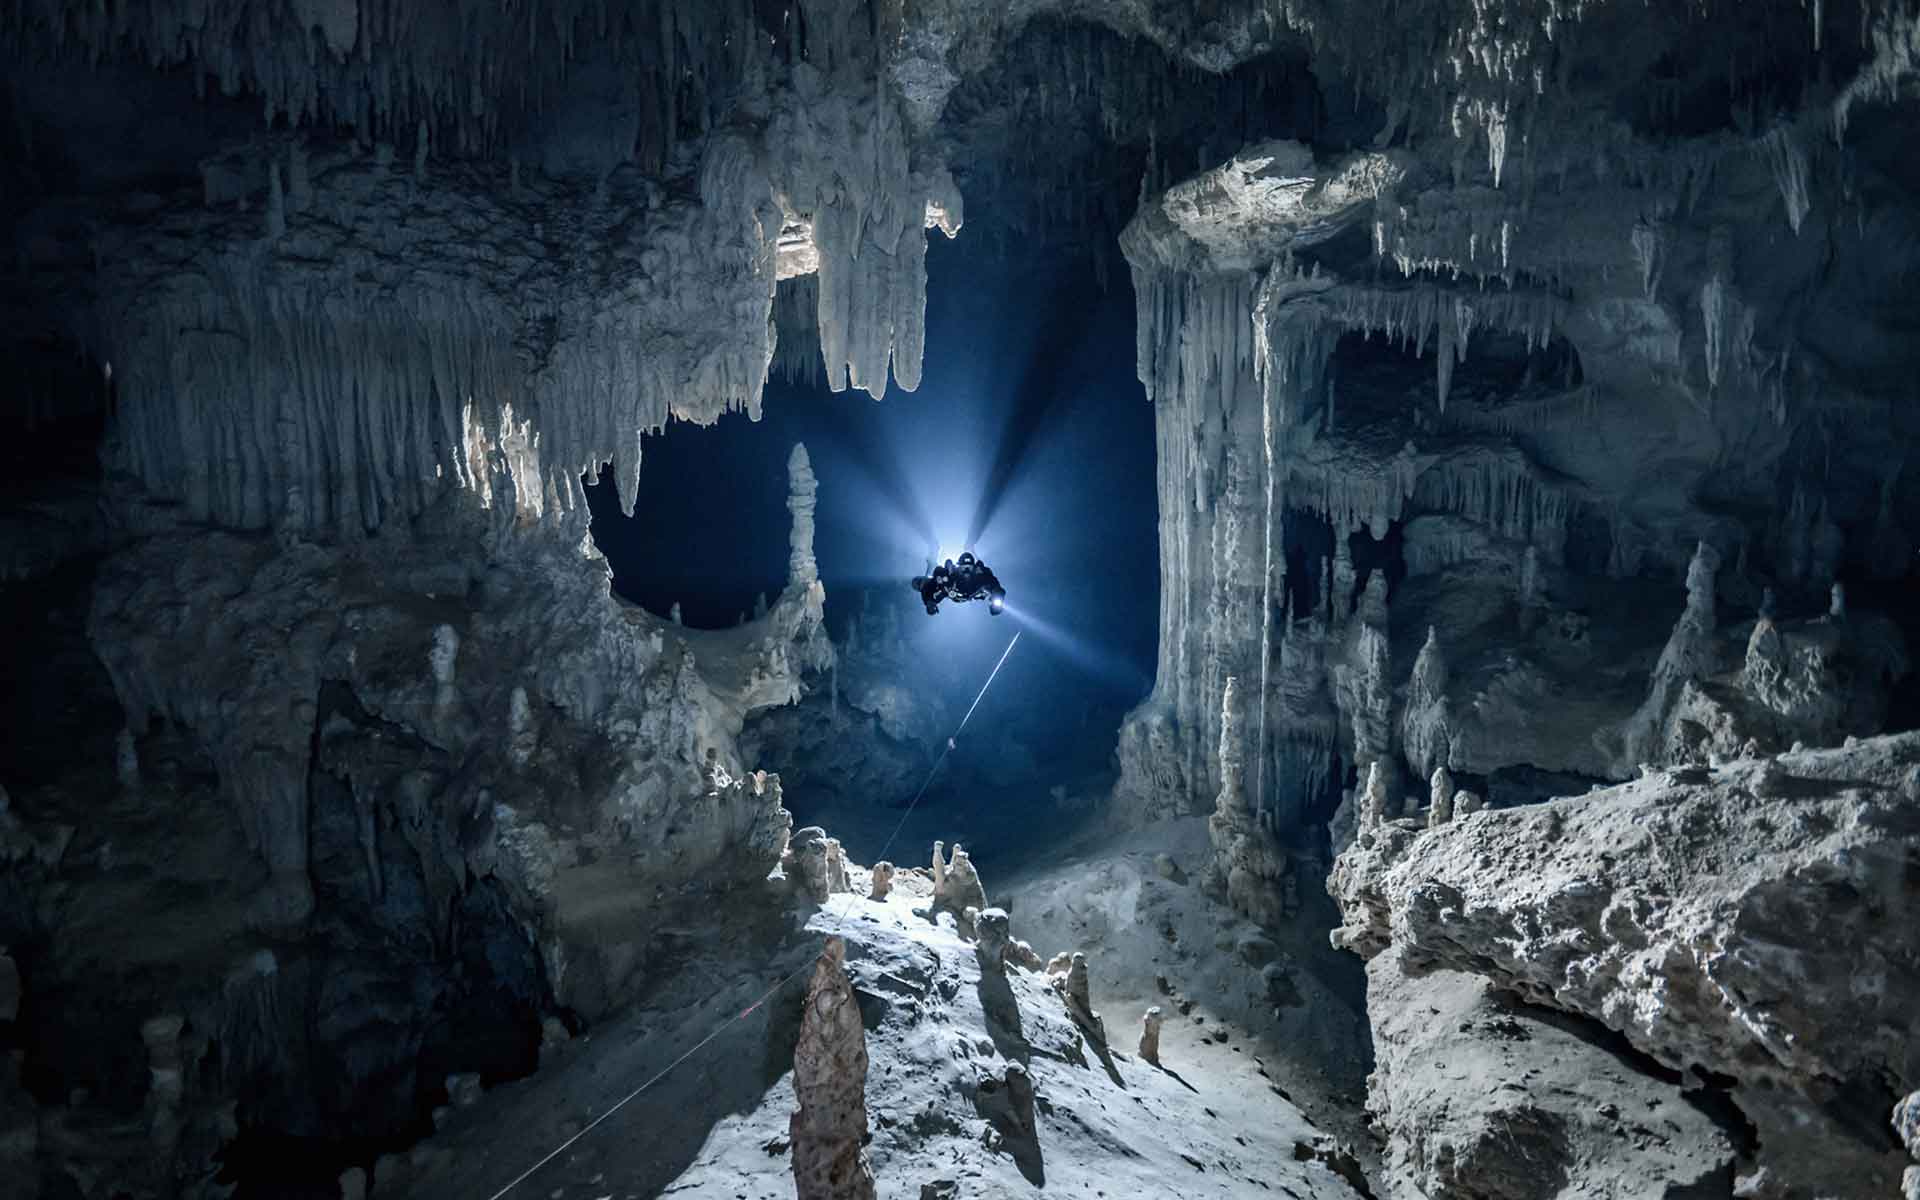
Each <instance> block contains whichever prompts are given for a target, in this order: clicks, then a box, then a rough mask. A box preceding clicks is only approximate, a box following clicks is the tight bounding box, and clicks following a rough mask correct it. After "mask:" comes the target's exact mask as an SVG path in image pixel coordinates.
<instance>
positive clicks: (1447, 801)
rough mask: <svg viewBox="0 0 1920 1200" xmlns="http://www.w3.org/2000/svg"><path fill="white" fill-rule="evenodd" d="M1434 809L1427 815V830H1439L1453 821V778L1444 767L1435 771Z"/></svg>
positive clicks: (1436, 768) (1433, 786)
mask: <svg viewBox="0 0 1920 1200" xmlns="http://www.w3.org/2000/svg"><path fill="white" fill-rule="evenodd" d="M1431 786H1432V791H1433V807H1432V808H1431V809H1430V810H1429V811H1428V813H1427V828H1429V829H1437V828H1439V827H1440V826H1442V825H1445V824H1446V823H1447V822H1449V821H1451V820H1453V797H1454V790H1453V776H1452V775H1450V774H1448V773H1447V769H1446V768H1445V767H1444V766H1441V767H1435V768H1434V769H1433V783H1432V785H1431Z"/></svg>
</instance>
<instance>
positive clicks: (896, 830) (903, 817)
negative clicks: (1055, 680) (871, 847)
mask: <svg viewBox="0 0 1920 1200" xmlns="http://www.w3.org/2000/svg"><path fill="white" fill-rule="evenodd" d="M1025 632H1026V630H1024V629H1016V630H1014V631H1013V641H1011V642H1008V643H1007V648H1006V649H1005V650H1002V651H1001V652H1000V661H999V662H997V663H995V664H993V670H992V671H990V672H988V673H987V681H986V682H985V683H983V684H981V685H980V694H979V695H977V696H975V697H974V698H973V703H972V704H970V705H968V706H967V715H966V716H964V717H961V718H960V727H959V728H958V729H956V730H954V731H953V736H952V737H949V738H948V739H947V744H946V747H945V748H944V749H942V750H941V751H940V757H939V758H936V759H934V760H933V770H931V771H928V772H927V778H926V781H925V782H924V783H922V784H921V785H920V790H919V791H917V792H915V793H914V794H913V803H911V804H909V805H907V811H905V812H903V813H901V814H900V820H899V823H898V824H896V825H894V827H893V832H892V833H890V834H888V835H887V840H886V844H885V845H883V846H881V847H880V853H878V854H876V855H874V856H873V859H874V861H875V862H879V861H880V860H881V859H884V858H885V857H886V856H887V851H888V850H891V849H892V848H893V840H894V839H895V838H897V837H899V836H900V831H901V830H902V829H905V828H906V827H907V818H908V817H910V816H912V815H913V810H914V809H915V808H916V807H918V806H919V804H920V798H921V797H922V796H924V795H926V794H927V788H928V787H930V786H931V785H932V784H933V777H934V776H935V775H938V774H939V773H940V767H941V765H942V764H944V763H945V762H946V761H947V755H949V754H952V753H953V744H954V742H955V741H956V740H957V739H958V738H959V737H960V735H961V734H962V733H964V732H966V728H967V722H968V721H971V720H973V710H974V709H976V708H979V707H980V701H981V699H982V698H984V697H985V696H986V694H987V689H988V688H990V687H992V686H993V680H994V676H996V675H998V674H1000V668H1001V667H1004V666H1006V665H1007V655H1009V654H1012V653H1013V647H1014V645H1015V644H1016V643H1018V642H1019V641H1020V635H1021V634H1022V633H1025Z"/></svg>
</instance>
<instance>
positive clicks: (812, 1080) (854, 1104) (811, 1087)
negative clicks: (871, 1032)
mask: <svg viewBox="0 0 1920 1200" xmlns="http://www.w3.org/2000/svg"><path fill="white" fill-rule="evenodd" d="M846 953H847V948H846V943H845V942H843V941H841V940H840V939H839V938H837V937H830V938H828V939H827V948H826V950H825V951H823V952H822V953H821V955H820V961H819V962H818V963H817V964H816V965H815V966H814V969H813V980H812V982H811V983H809V984H808V985H807V1000H806V1007H805V1008H804V1009H803V1010H802V1012H801V1017H800V1041H799V1044H798V1045H796V1046H795V1047H794V1050H793V1093H794V1098H795V1099H796V1100H798V1101H799V1104H800V1107H799V1109H798V1111H796V1112H795V1113H794V1114H793V1121H792V1124H791V1136H792V1139H793V1144H792V1154H793V1178H794V1184H795V1187H796V1194H797V1195H798V1196H799V1197H800V1200H873V1194H874V1188H873V1170H872V1168H871V1167H869V1166H868V1165H867V1159H866V1153H865V1151H863V1150H862V1149H861V1142H862V1141H863V1140H864V1139H865V1138H866V1136H867V1034H866V1030H865V1029H864V1028H862V1027H861V1024H860V1005H859V1003H858V1002H857V1001H856V1000H855V999H854V995H853V985H852V984H851V983H849V982H848V981H847V973H846V969H845V967H844V965H843V964H844V963H845V961H846Z"/></svg>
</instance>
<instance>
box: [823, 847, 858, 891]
mask: <svg viewBox="0 0 1920 1200" xmlns="http://www.w3.org/2000/svg"><path fill="white" fill-rule="evenodd" d="M826 850H827V891H829V892H850V891H852V890H853V883H852V882H851V881H850V880H849V879H848V878H847V854H846V851H845V850H843V849H841V847H840V839H839V838H828V839H827V846H826Z"/></svg>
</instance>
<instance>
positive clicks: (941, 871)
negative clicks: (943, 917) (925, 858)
mask: <svg viewBox="0 0 1920 1200" xmlns="http://www.w3.org/2000/svg"><path fill="white" fill-rule="evenodd" d="M933 861H934V870H933V909H934V911H935V912H949V913H952V914H953V916H954V919H955V921H956V922H957V923H958V925H959V927H960V932H961V933H962V934H963V935H965V936H967V937H972V936H973V923H972V922H971V921H969V920H968V919H967V915H966V914H967V910H968V909H969V908H971V909H975V910H979V909H984V908H986V907H987V891H986V888H985V887H983V886H981V883H980V874H979V872H977V871H975V870H974V869H973V860H972V859H970V858H968V857H967V852H966V851H965V850H962V849H961V848H960V847H959V846H958V845H956V846H954V848H953V854H952V856H951V857H950V858H949V859H948V860H947V861H946V862H945V863H942V862H941V861H940V843H939V842H935V843H934V844H933Z"/></svg>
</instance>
